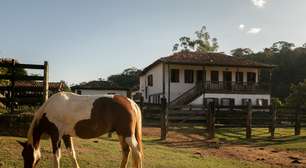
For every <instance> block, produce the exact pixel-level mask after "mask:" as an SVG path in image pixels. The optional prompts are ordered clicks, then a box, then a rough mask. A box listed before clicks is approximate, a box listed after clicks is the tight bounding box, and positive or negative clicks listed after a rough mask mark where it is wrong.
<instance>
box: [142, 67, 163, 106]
mask: <svg viewBox="0 0 306 168" xmlns="http://www.w3.org/2000/svg"><path fill="white" fill-rule="evenodd" d="M149 75H153V86H148V81H147V79H148V76H149ZM139 80H140V81H139V82H140V84H139V89H140V92H141V93H142V95H143V97H144V101H145V102H147V101H148V98H149V95H152V94H158V93H162V92H163V65H162V64H161V63H160V64H158V65H156V66H154V67H153V68H152V69H151V70H150V71H148V72H147V73H146V74H145V75H143V76H141V77H140V79H139ZM146 87H147V88H148V97H147V98H146V97H145V89H146Z"/></svg>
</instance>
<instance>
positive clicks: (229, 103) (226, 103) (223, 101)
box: [221, 98, 235, 106]
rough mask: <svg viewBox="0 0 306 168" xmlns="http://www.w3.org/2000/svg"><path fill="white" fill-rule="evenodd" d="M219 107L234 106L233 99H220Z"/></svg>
mask: <svg viewBox="0 0 306 168" xmlns="http://www.w3.org/2000/svg"><path fill="white" fill-rule="evenodd" d="M221 105H222V106H233V105H235V99H231V98H222V99H221Z"/></svg>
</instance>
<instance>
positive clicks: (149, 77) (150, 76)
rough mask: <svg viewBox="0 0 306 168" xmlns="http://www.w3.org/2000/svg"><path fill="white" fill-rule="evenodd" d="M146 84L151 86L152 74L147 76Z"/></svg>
mask: <svg viewBox="0 0 306 168" xmlns="http://www.w3.org/2000/svg"><path fill="white" fill-rule="evenodd" d="M148 86H153V75H149V76H148Z"/></svg>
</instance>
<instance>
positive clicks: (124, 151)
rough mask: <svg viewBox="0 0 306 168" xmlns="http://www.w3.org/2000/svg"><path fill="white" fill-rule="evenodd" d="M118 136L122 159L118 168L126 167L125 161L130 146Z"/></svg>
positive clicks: (127, 157)
mask: <svg viewBox="0 0 306 168" xmlns="http://www.w3.org/2000/svg"><path fill="white" fill-rule="evenodd" d="M118 137H119V140H120V145H121V149H122V161H121V165H120V168H126V167H127V161H128V159H129V153H130V147H129V145H128V144H127V143H126V142H125V140H124V138H123V137H122V136H118Z"/></svg>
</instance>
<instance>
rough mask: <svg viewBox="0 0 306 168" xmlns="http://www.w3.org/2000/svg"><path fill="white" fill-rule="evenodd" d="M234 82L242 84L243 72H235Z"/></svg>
mask: <svg viewBox="0 0 306 168" xmlns="http://www.w3.org/2000/svg"><path fill="white" fill-rule="evenodd" d="M236 82H237V83H242V82H243V72H236Z"/></svg>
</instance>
